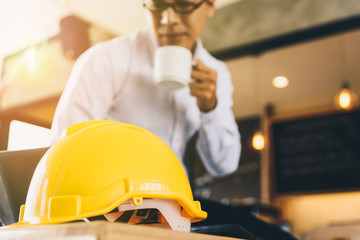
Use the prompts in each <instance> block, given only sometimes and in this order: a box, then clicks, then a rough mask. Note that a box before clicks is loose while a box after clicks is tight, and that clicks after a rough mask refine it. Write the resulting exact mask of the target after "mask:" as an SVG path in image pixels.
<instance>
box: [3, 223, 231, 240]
mask: <svg viewBox="0 0 360 240" xmlns="http://www.w3.org/2000/svg"><path fill="white" fill-rule="evenodd" d="M0 239H1V240H45V239H46V240H60V239H61V240H120V239H121V240H123V239H124V240H152V239H153V240H170V239H174V240H231V239H235V238H229V237H218V236H211V235H206V234H199V233H184V232H175V231H172V230H169V229H161V228H156V227H150V226H144V225H142V226H140V225H137V226H135V225H128V224H123V223H110V222H103V221H97V222H92V223H66V224H54V225H42V226H34V227H24V228H0ZM236 239H238V238H236Z"/></svg>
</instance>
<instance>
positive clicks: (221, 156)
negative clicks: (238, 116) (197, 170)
mask: <svg viewBox="0 0 360 240" xmlns="http://www.w3.org/2000/svg"><path fill="white" fill-rule="evenodd" d="M222 64H223V67H222V68H221V69H220V70H218V80H217V85H218V86H217V100H218V102H217V105H216V107H215V109H213V110H212V111H210V112H206V113H204V112H201V113H200V118H201V126H200V129H199V138H198V141H197V146H196V147H197V151H198V153H199V156H200V158H201V159H202V161H203V163H204V166H205V168H206V169H207V171H208V172H209V173H210V174H211V175H213V176H215V177H222V176H225V175H228V174H230V173H233V172H234V171H236V169H237V167H238V164H239V160H240V152H241V144H240V133H239V130H238V127H237V124H236V122H235V117H234V114H233V112H232V105H233V100H232V93H233V86H232V82H231V77H230V73H229V71H228V70H227V68H226V66H225V64H224V63H222Z"/></svg>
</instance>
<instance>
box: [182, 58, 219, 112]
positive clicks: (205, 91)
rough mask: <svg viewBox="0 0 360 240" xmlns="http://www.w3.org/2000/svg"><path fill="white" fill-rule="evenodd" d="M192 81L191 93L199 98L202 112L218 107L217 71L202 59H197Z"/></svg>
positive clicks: (198, 101)
mask: <svg viewBox="0 0 360 240" xmlns="http://www.w3.org/2000/svg"><path fill="white" fill-rule="evenodd" d="M191 78H193V79H194V80H195V81H193V82H190V84H189V86H190V94H191V95H192V96H194V97H196V99H197V105H198V107H199V109H200V110H201V111H202V112H208V111H211V110H213V109H214V108H215V107H216V103H217V98H216V81H217V72H216V71H214V70H213V69H211V68H208V67H206V66H205V65H204V64H203V63H202V62H201V61H200V60H195V61H194V65H193V71H192V72H191Z"/></svg>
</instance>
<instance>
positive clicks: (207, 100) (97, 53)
mask: <svg viewBox="0 0 360 240" xmlns="http://www.w3.org/2000/svg"><path fill="white" fill-rule="evenodd" d="M143 5H144V8H145V9H146V15H147V18H148V22H149V25H151V27H150V26H149V27H147V28H146V29H144V30H141V31H138V32H135V33H133V34H131V35H129V36H124V37H119V38H115V39H113V40H110V41H108V42H104V43H100V44H97V45H96V46H94V47H93V48H91V49H90V50H88V51H87V52H86V53H84V54H83V55H82V56H81V57H80V58H79V59H78V61H77V62H76V63H75V65H74V68H73V71H72V73H71V76H70V78H69V80H68V83H67V86H66V87H65V89H64V92H63V95H62V97H61V99H60V101H59V104H58V107H57V110H56V113H55V116H54V120H53V126H52V130H53V133H54V140H56V139H58V138H59V136H60V134H61V132H62V131H63V129H65V128H66V127H68V126H70V125H72V124H74V123H77V122H82V121H86V120H92V119H106V120H116V121H120V122H125V123H131V124H134V125H137V126H140V127H143V128H145V129H147V130H149V131H151V132H153V133H154V134H156V135H157V136H159V137H160V138H161V139H162V140H163V141H164V142H165V143H167V144H168V145H169V147H170V148H171V149H172V150H173V151H174V153H175V154H176V155H177V157H178V158H179V159H180V160H182V157H183V154H184V151H185V147H186V142H187V141H188V140H189V139H190V138H191V137H192V136H193V135H194V134H195V133H196V132H197V131H198V132H199V136H198V141H197V149H198V152H199V155H200V157H201V159H202V161H203V163H204V166H205V167H206V169H207V171H209V173H211V174H212V175H214V176H224V175H227V174H230V173H232V172H234V171H235V170H236V169H237V166H238V162H239V156H240V136H239V133H238V129H237V125H236V123H235V120H234V116H233V113H232V110H231V107H232V91H233V87H232V84H231V79H230V74H229V72H228V70H227V68H226V66H225V64H224V63H222V62H220V61H218V60H216V59H215V58H213V57H212V56H210V54H209V53H208V52H207V51H206V50H205V49H204V48H203V46H202V43H201V41H200V40H199V37H200V35H201V32H202V30H203V28H204V26H205V23H206V21H207V20H208V19H209V18H211V17H212V16H213V14H214V10H215V7H214V0H186V1H180V0H175V1H167V0H145V1H143ZM164 45H178V46H182V47H185V48H188V49H189V50H191V52H192V53H193V58H194V66H193V71H192V73H191V77H192V78H193V79H195V81H194V82H191V83H190V84H189V86H188V87H185V88H183V89H180V90H176V91H172V92H171V91H166V90H162V89H160V88H158V87H156V85H155V84H154V81H153V77H152V76H153V64H154V63H153V58H154V52H155V49H156V48H157V47H158V46H164ZM139 151H141V150H140V149H139Z"/></svg>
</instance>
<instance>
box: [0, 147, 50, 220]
mask: <svg viewBox="0 0 360 240" xmlns="http://www.w3.org/2000/svg"><path fill="white" fill-rule="evenodd" d="M47 149H48V148H37V149H29V150H20V151H0V222H1V224H2V225H8V224H11V223H14V222H17V221H18V216H19V210H20V206H21V205H22V204H24V203H25V200H26V195H27V191H28V188H29V185H30V181H31V178H32V175H33V172H34V171H35V168H36V166H37V164H38V162H39V161H40V159H41V157H42V156H43V155H44V154H45V152H46V151H47Z"/></svg>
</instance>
